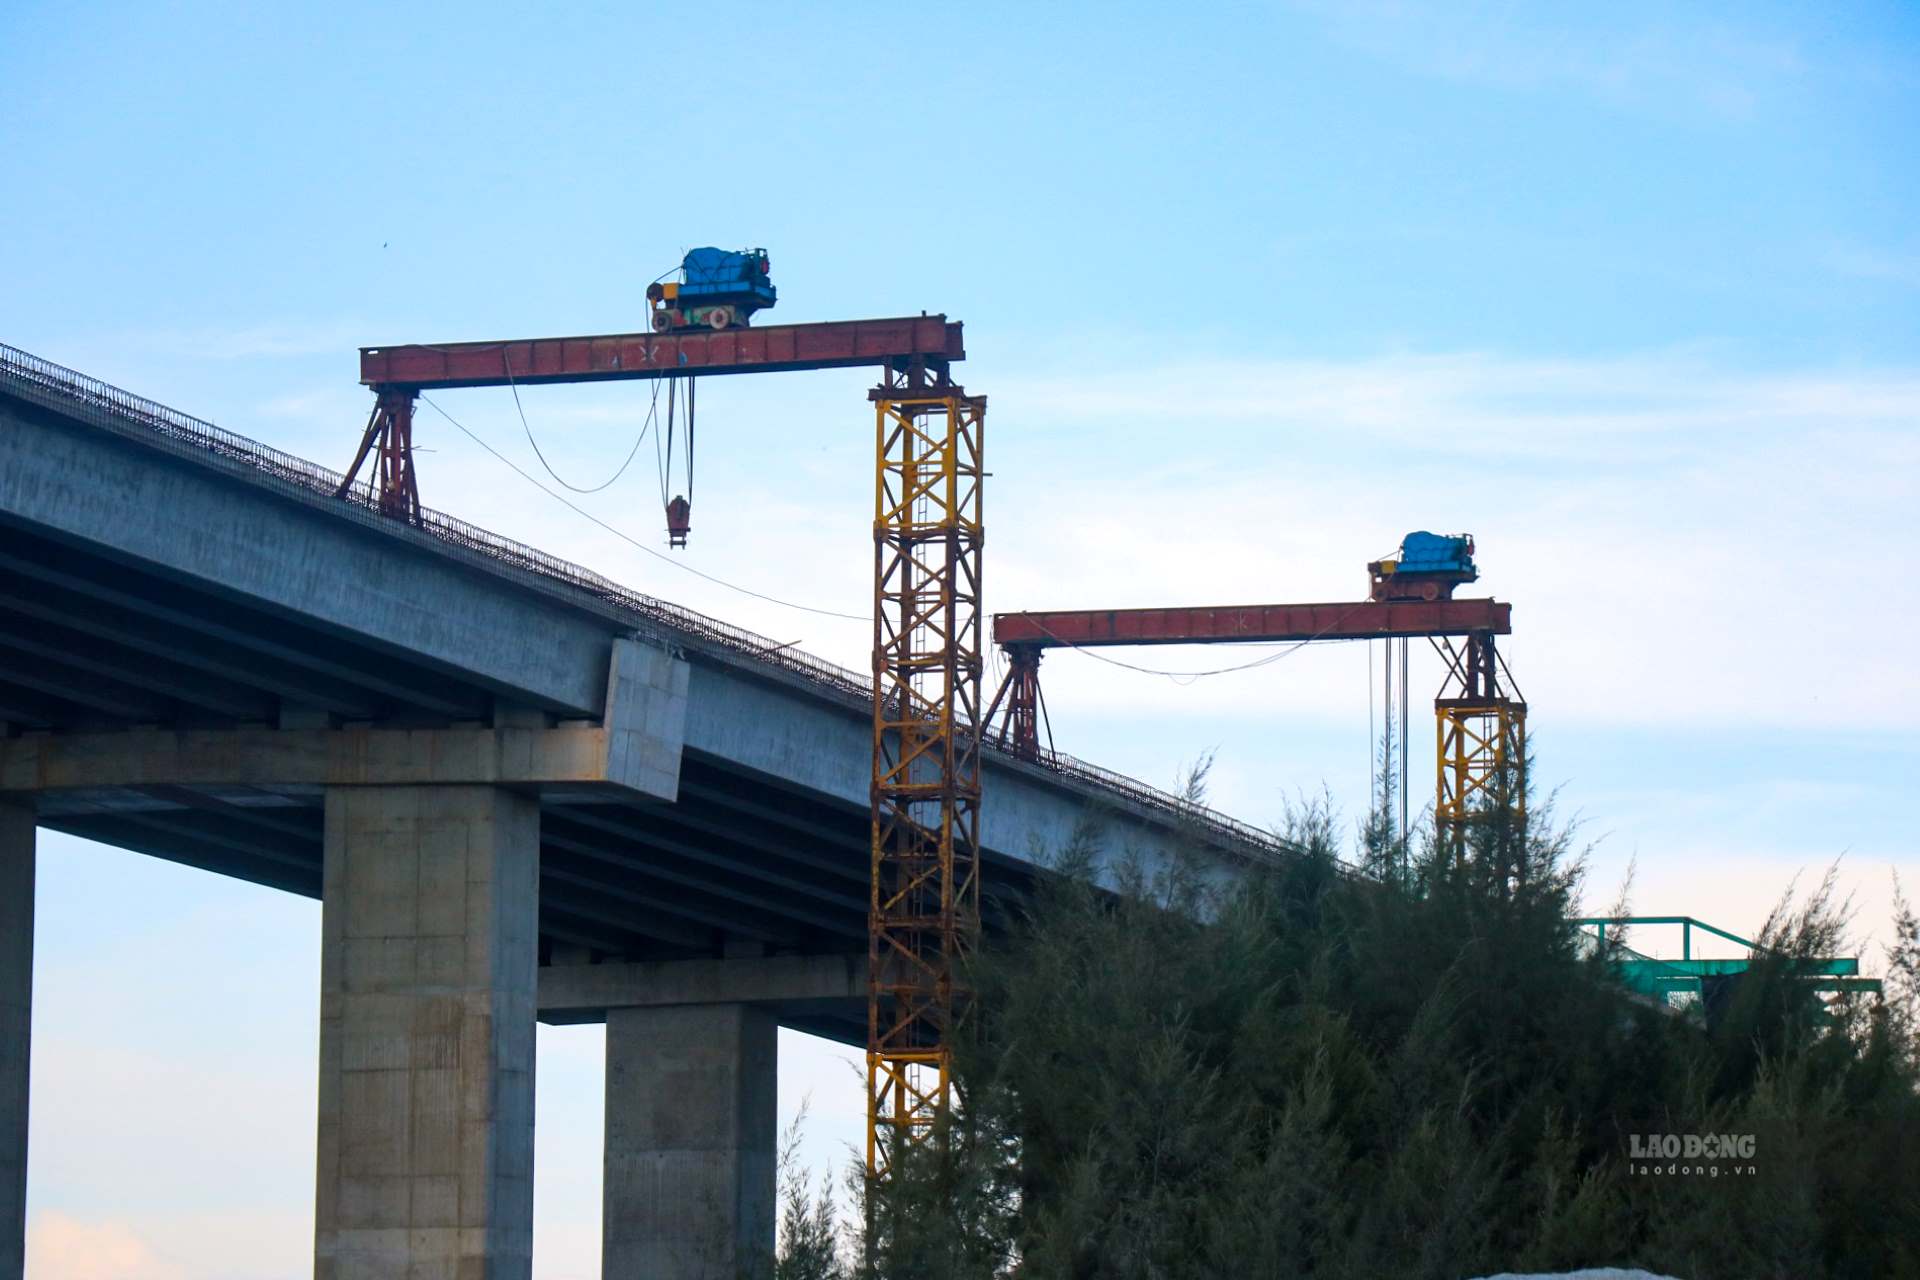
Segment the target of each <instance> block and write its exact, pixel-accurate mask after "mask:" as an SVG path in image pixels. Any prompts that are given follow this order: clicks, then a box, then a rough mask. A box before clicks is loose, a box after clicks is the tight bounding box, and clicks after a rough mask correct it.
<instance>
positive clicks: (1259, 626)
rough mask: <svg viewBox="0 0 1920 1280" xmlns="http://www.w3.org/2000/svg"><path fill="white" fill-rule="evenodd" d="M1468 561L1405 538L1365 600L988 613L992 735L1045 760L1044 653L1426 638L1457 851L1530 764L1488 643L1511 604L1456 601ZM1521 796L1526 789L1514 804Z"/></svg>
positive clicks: (1502, 669) (1514, 701) (1419, 537)
mask: <svg viewBox="0 0 1920 1280" xmlns="http://www.w3.org/2000/svg"><path fill="white" fill-rule="evenodd" d="M1427 540H1431V541H1427ZM1439 544H1447V545H1445V546H1442V545H1439ZM1472 554H1473V543H1472V539H1470V538H1466V537H1464V536H1462V537H1459V538H1451V539H1443V538H1435V536H1434V535H1432V534H1409V535H1408V536H1407V538H1406V540H1405V541H1403V543H1402V545H1401V554H1400V556H1399V557H1397V558H1395V559H1388V560H1379V561H1375V562H1373V563H1372V564H1370V565H1368V566H1367V567H1368V570H1369V572H1370V574H1371V583H1370V589H1369V592H1368V596H1367V598H1366V599H1365V600H1359V601H1351V602H1347V603H1340V604H1269V605H1231V606H1225V607H1210V608H1172V609H1076V610H1068V611H1061V612H1049V613H999V614H995V615H994V618H993V638H994V641H995V643H997V644H999V645H1000V647H1001V648H1002V650H1003V651H1004V652H1005V653H1006V656H1007V675H1006V678H1005V679H1004V680H1003V681H1002V682H1001V685H1000V688H999V690H998V691H997V692H996V693H995V694H994V698H993V702H992V704H991V705H990V706H989V707H988V710H987V717H988V724H989V730H988V732H989V736H990V737H991V738H992V739H994V740H996V741H997V742H998V743H999V744H1000V745H1002V746H1004V747H1005V748H1007V749H1008V750H1010V751H1011V752H1012V753H1013V754H1014V755H1015V756H1018V757H1019V758H1021V759H1024V760H1032V761H1040V760H1043V759H1044V758H1045V756H1044V753H1043V752H1042V750H1041V747H1040V722H1041V717H1042V715H1043V714H1044V712H1043V703H1042V701H1041V695H1040V659H1041V657H1042V655H1043V654H1045V652H1046V651H1047V650H1048V649H1062V648H1069V649H1092V648H1110V647H1115V646H1126V645H1168V644H1249V643H1275V644H1308V643H1313V642H1315V641H1327V640H1378V639H1407V638H1420V637H1424V638H1426V639H1427V640H1429V641H1430V642H1431V643H1432V644H1433V646H1434V648H1435V649H1436V650H1437V651H1438V652H1439V653H1440V654H1441V656H1442V658H1443V659H1444V660H1445V661H1446V663H1447V675H1446V678H1445V683H1444V685H1443V687H1442V688H1441V691H1440V696H1439V697H1438V698H1436V699H1435V701H1434V715H1435V721H1436V729H1435V739H1436V747H1437V753H1438V754H1437V762H1436V766H1435V772H1436V779H1435V788H1434V826H1435V832H1436V835H1437V837H1438V838H1439V839H1440V840H1441V841H1442V842H1443V844H1445V845H1446V846H1448V847H1450V848H1452V849H1454V850H1455V851H1457V850H1458V849H1459V848H1460V847H1461V844H1462V841H1463V839H1464V831H1465V827H1466V823H1467V821H1468V819H1469V817H1470V816H1471V814H1472V813H1473V812H1474V811H1475V810H1476V808H1478V807H1480V806H1482V805H1483V804H1484V803H1485V802H1486V801H1487V800H1488V799H1489V798H1490V793H1491V792H1492V790H1493V789H1494V788H1496V787H1497V786H1499V785H1500V782H1499V780H1500V779H1502V778H1503V777H1505V776H1506V772H1507V770H1508V768H1509V766H1511V767H1512V768H1515V769H1520V768H1524V767H1525V764H1526V724H1527V704H1526V703H1525V701H1523V700H1522V699H1521V698H1520V697H1519V696H1518V695H1517V692H1516V691H1514V687H1513V680H1512V675H1511V673H1510V672H1508V670H1507V667H1506V663H1505V660H1504V659H1503V658H1502V657H1501V656H1500V654H1499V651H1498V649H1497V647H1496V641H1495V637H1496V636H1503V635H1509V634H1511V633H1512V630H1513V627H1512V613H1513V607H1512V606H1511V605H1508V604H1504V603H1501V602H1500V601H1497V600H1484V599H1470V600H1455V599H1453V598H1452V596H1453V591H1454V588H1455V587H1456V586H1458V585H1459V584H1461V583H1463V582H1471V581H1473V580H1474V578H1475V577H1476V576H1477V574H1476V572H1475V570H1474V567H1473V562H1472ZM1524 795H1525V788H1524V787H1522V788H1520V789H1519V794H1518V795H1517V796H1515V797H1513V798H1512V800H1513V802H1514V803H1521V802H1523V800H1522V798H1523V797H1524Z"/></svg>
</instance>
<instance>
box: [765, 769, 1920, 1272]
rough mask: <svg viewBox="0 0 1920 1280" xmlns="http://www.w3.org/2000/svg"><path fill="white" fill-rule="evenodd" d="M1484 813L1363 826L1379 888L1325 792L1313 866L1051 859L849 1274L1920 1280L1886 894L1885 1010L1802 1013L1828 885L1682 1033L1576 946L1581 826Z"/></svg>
mask: <svg viewBox="0 0 1920 1280" xmlns="http://www.w3.org/2000/svg"><path fill="white" fill-rule="evenodd" d="M1197 786H1198V781H1197V780H1196V788H1195V790H1196V791H1197ZM1506 795H1507V797H1508V799H1507V800H1506V801H1505V802H1503V803H1499V804H1496V805H1495V806H1492V807H1491V809H1490V811H1488V812H1484V813H1482V814H1480V815H1479V816H1478V817H1477V818H1476V819H1475V820H1474V821H1473V822H1472V823H1471V824H1469V826H1468V829H1467V830H1466V831H1465V832H1464V833H1462V834H1461V836H1460V838H1459V839H1457V840H1456V841H1454V842H1453V843H1451V844H1449V843H1446V842H1444V841H1437V840H1435V839H1434V838H1433V837H1432V836H1431V835H1429V837H1428V838H1427V840H1426V842H1425V844H1424V846H1423V847H1422V848H1421V849H1419V850H1418V851H1416V852H1413V853H1412V855H1411V856H1410V857H1403V856H1402V855H1401V850H1399V849H1398V848H1396V847H1393V845H1392V844H1389V843H1386V842H1381V841H1376V842H1375V845H1372V846H1370V845H1369V843H1368V838H1367V836H1368V833H1367V829H1366V828H1365V827H1363V828H1362V832H1361V837H1362V839H1361V855H1360V856H1361V858H1362V859H1363V860H1367V861H1370V862H1371V863H1373V869H1375V870H1377V871H1381V872H1386V873H1387V874H1384V875H1381V876H1377V877H1368V876H1363V875H1358V874H1355V873H1354V871H1353V870H1352V869H1351V868H1349V867H1348V866H1346V865H1345V864H1344V863H1342V862H1341V861H1340V859H1339V857H1338V850H1337V849H1336V840H1335V837H1334V832H1335V830H1336V828H1337V826H1338V824H1337V823H1336V822H1335V820H1334V817H1333V814H1332V813H1331V810H1330V808H1329V806H1327V805H1326V804H1325V803H1324V802H1320V803H1313V804H1306V805H1303V806H1301V807H1300V808H1299V809H1298V810H1297V811H1296V812H1295V813H1293V814H1292V815H1291V817H1290V819H1289V822H1288V824H1287V828H1288V829H1287V831H1286V834H1287V835H1289V836H1290V837H1291V838H1292V839H1293V840H1294V841H1295V843H1296V844H1297V845H1298V846H1299V848H1300V850H1301V853H1300V856H1299V857H1297V858H1295V859H1292V860H1289V861H1288V862H1287V863H1286V864H1285V865H1281V866H1275V867H1272V868H1265V869H1261V870H1258V871H1255V872H1253V873H1251V874H1248V875H1246V876H1243V877H1239V878H1237V879H1235V880H1233V881H1232V882H1230V883H1228V882H1223V881H1221V880H1220V879H1218V878H1216V877H1210V876H1209V875H1208V874H1207V873H1206V871H1205V870H1204V868H1203V865H1202V864H1201V863H1199V862H1197V861H1196V862H1195V863H1193V864H1191V865H1174V866H1169V867H1158V868H1152V869H1149V868H1148V867H1146V866H1143V865H1140V864H1137V863H1132V862H1128V861H1125V860H1120V861H1117V862H1115V861H1103V860H1102V859H1100V858H1099V857H1097V856H1096V853H1095V851H1094V850H1093V848H1092V847H1091V846H1090V845H1080V846H1076V847H1075V848H1072V849H1068V850H1065V851H1063V852H1062V854H1061V855H1060V858H1059V860H1058V866H1057V868H1056V873H1055V874H1053V875H1051V876H1050V877H1048V878H1047V879H1046V882H1045V883H1044V884H1043V885H1042V887H1041V888H1040V890H1039V891H1038V892H1037V893H1036V894H1035V895H1034V897H1033V898H1032V899H1031V900H1030V901H1029V902H1027V903H1026V905H1025V908H1024V914H1023V917H1022V919H1021V922H1020V925H1019V927H1018V928H1017V929H1016V930H1015V933H1014V936H1013V937H1012V938H1011V939H1009V940H1006V941H1005V942H1004V943H1003V944H1002V945H1000V946H999V947H998V948H997V949H996V950H995V951H994V952H993V953H991V954H988V955H985V956H982V957H980V958H979V959H978V961H977V963H976V965H975V968H974V971H973V973H972V975H971V977H972V980H973V983H974V985H975V987H976V989H977V991H978V1000H977V1001H976V1003H975V1006H974V1007H975V1009H976V1011H977V1012H976V1016H975V1018H974V1024H973V1027H972V1034H971V1035H970V1036H969V1037H968V1038H967V1039H966V1040H964V1041H963V1043H962V1045H961V1049H960V1062H959V1080H960V1086H961V1097H962V1104H961V1107H960V1109H959V1113H958V1115H957V1116H956V1118H955V1122H954V1123H955V1130H954V1132H953V1134H952V1135H951V1136H952V1142H951V1143H950V1151H949V1154H948V1155H947V1156H946V1157H944V1158H943V1157H937V1156H932V1155H928V1156H924V1157H921V1158H919V1159H917V1160H916V1159H908V1160H907V1161H906V1162H905V1163H903V1164H900V1165H898V1166H897V1168H898V1170H899V1176H897V1177H895V1178H893V1179H892V1180H890V1183H889V1185H888V1186H886V1187H885V1188H883V1189H880V1190H879V1191H877V1192H876V1194H875V1199H874V1202H873V1203H872V1204H868V1205H864V1206H863V1209H864V1214H863V1219H864V1221H866V1222H867V1223H869V1224H871V1230H870V1231H869V1232H868V1233H867V1234H866V1236H865V1238H864V1240H863V1241H862V1242H859V1243H857V1244H856V1246H855V1249H854V1250H853V1251H852V1252H853V1256H855V1257H858V1258H860V1259H861V1260H862V1261H861V1263H860V1265H858V1266H854V1267H851V1268H849V1270H848V1272H847V1274H855V1273H857V1274H860V1275H862V1276H874V1277H889V1278H895V1280H904V1278H907V1277H913V1278H915V1280H918V1278H919V1277H937V1278H938V1280H993V1278H996V1277H1002V1276H1021V1277H1036V1278H1039V1277H1047V1278H1051V1277H1062V1278H1067V1277H1072V1278H1074V1280H1095V1278H1099V1280H1106V1278H1108V1277H1111V1278H1113V1280H1133V1278H1135V1277H1138V1278H1139V1280H1148V1278H1152V1280H1178V1278H1181V1277H1189V1276H1191V1277H1203V1276H1204V1277H1213V1276H1221V1275H1246V1276H1293V1275H1311V1276H1315V1277H1330V1278H1339V1277H1381V1276H1394V1277H1434V1278H1435V1280H1455V1278H1457V1277H1460V1276H1466V1275H1477V1274H1490V1273H1493V1272H1499V1271H1503V1270H1513V1269H1528V1268H1533V1269H1559V1268H1568V1267H1575V1266H1595V1265H1620V1266H1644V1267H1648V1268H1650V1269H1652V1270H1656V1271H1664V1272H1668V1273H1672V1274H1677V1275H1685V1276H1688V1277H1694V1278H1697V1280H1714V1278H1715V1277H1722V1276H1724V1277H1740V1278H1741V1280H1748V1278H1750V1277H1770V1276H1780V1277H1788V1276H1791V1277H1819V1276H1835V1277H1853V1276H1861V1277H1865V1276H1902V1275H1920V1253H1917V1252H1916V1250H1917V1249H1920V1245H1916V1242H1917V1241H1920V1201H1916V1198H1915V1196H1916V1189H1917V1188H1920V1141H1916V1139H1920V1100H1917V1097H1916V1079H1917V1078H1920V1072H1917V1067H1920V1054H1917V1053H1916V1041H1915V1027H1916V1022H1917V1021H1920V1019H1917V1018H1916V1007H1917V1004H1916V1002H1920V926H1916V923H1915V920H1914V918H1913V915H1912V912H1911V911H1910V910H1909V909H1907V908H1906V906H1905V904H1904V902H1903V903H1902V904H1901V907H1900V910H1901V917H1900V919H1899V920H1897V921H1896V940H1895V943H1894V946H1893V948H1892V949H1891V951H1890V954H1889V967H1890V970H1891V976H1890V978H1889V983H1888V988H1889V989H1888V995H1887V998H1886V999H1885V1000H1884V1001H1880V1002H1875V1003H1872V1004H1868V1003H1865V1002H1864V997H1862V998H1856V1001H1855V1003H1853V1004H1842V1005H1840V1006H1838V1007H1836V1008H1835V1009H1832V1010H1827V1009H1823V1008H1822V1007H1821V1006H1820V1005H1819V1004H1818V1003H1817V1002H1815V1001H1814V1000H1812V999H1811V998H1810V997H1809V996H1808V994H1807V991H1806V987H1805V984H1804V983H1803V982H1802V981H1801V980H1800V979H1799V977H1798V966H1800V965H1801V964H1803V963H1804V962H1805V961H1806V960H1808V959H1811V958H1814V957H1817V956H1825V955H1833V954H1837V953H1839V952H1840V950H1841V949H1842V947H1843V944H1844V939H1843V934H1844V929H1845V925H1846V916H1847V911H1846V904H1844V903H1836V902H1835V901H1834V900H1833V891H1832V878H1831V876H1829V877H1828V879H1827V880H1826V881H1825V882H1823V884H1822V885H1821V886H1820V887H1819V888H1817V889H1816V890H1815V891H1814V892H1813V893H1812V894H1810V895H1808V896H1807V897H1806V898H1805V899H1804V900H1803V901H1800V902H1798V903H1797V904H1796V903H1795V902H1794V901H1793V900H1791V899H1787V900H1783V902H1782V905H1781V907H1780V908H1779V909H1778V910H1776V912H1775V913H1774V916H1773V917H1772V918H1771V919H1770V920H1769V921H1768V923H1767V925H1766V927H1765V928H1764V929H1763V930H1762V931H1761V934H1760V937H1759V939H1758V940H1759V941H1760V942H1761V943H1762V944H1764V946H1765V947H1766V948H1767V949H1768V952H1769V953H1770V954H1771V956H1772V957H1773V958H1769V959H1765V960H1763V961H1762V962H1761V963H1759V964H1756V965H1755V966H1754V969H1753V972H1752V973H1751V975H1750V976H1749V977H1747V978H1745V979H1742V980H1741V981H1740V982H1739V983H1738V984H1736V985H1735V987H1734V988H1733V989H1732V990H1731V991H1730V992H1728V993H1727V995H1726V998H1725V999H1724V1000H1722V1001H1719V1002H1718V1003H1717V1004H1716V1007H1715V1009H1714V1012H1713V1016H1712V1017H1711V1018H1710V1019H1709V1018H1703V1017H1701V1016H1699V1015H1697V1014H1696V1015H1691V1016H1679V1015H1676V1014H1674V1013H1670V1012H1667V1011H1663V1010H1660V1009H1656V1008H1655V1007H1653V1006H1652V1005H1650V1004H1649V1003H1647V1002H1645V1001H1642V1000H1638V999H1636V998H1633V997H1630V996H1629V995H1628V994H1627V993H1626V992H1625V991H1624V990H1623V989H1622V988H1620V987H1618V986H1616V985H1615V984H1614V983H1613V982H1612V981H1611V979H1610V977H1609V975H1608V970H1607V967H1606V961H1607V957H1606V956H1605V955H1604V954H1599V953H1593V952H1591V950H1590V949H1588V950H1583V949H1582V946H1581V944H1580V943H1579V940H1578V937H1577V935H1576V933H1575V931H1574V930H1573V929H1571V928H1570V927H1569V926H1568V925H1567V923H1566V921H1567V919H1568V917H1569V916H1570V915H1571V914H1574V913H1573V911H1572V907H1573V903H1574V899H1575V896H1576V893H1577V890H1578V887H1579V883H1580V875H1581V869H1582V858H1581V854H1580V852H1579V851H1578V850H1577V849H1576V848H1575V847H1574V844H1573V837H1572V834H1571V831H1570V829H1569V828H1568V827H1566V826H1564V825H1562V824H1558V823H1556V821H1555V820H1554V818H1553V814H1552V805H1551V804H1550V803H1543V804H1541V805H1539V806H1537V807H1536V808H1534V809H1533V810H1532V811H1531V812H1528V811H1527V808H1526V806H1524V805H1522V804H1521V803H1519V800H1520V788H1519V785H1518V780H1517V779H1516V780H1514V783H1513V785H1512V786H1511V787H1510V789H1509V790H1508V791H1507V792H1506ZM1375 834H1376V835H1377V834H1378V833H1375ZM1623 905H1624V904H1623ZM1623 913H1624V912H1623ZM1688 1133H1701V1134H1721V1133H1728V1134H1742V1133H1751V1134H1754V1135H1755V1136H1756V1148H1755V1153H1754V1155H1753V1157H1752V1158H1751V1160H1743V1161H1738V1162H1734V1163H1737V1164H1738V1165H1739V1166H1740V1168H1741V1170H1742V1172H1741V1173H1740V1174H1739V1175H1738V1176H1735V1175H1734V1174H1733V1173H1732V1172H1731V1171H1729V1172H1727V1173H1726V1174H1725V1176H1717V1177H1712V1178H1705V1177H1700V1178H1692V1177H1689V1178H1680V1177H1672V1178H1669V1177H1664V1176H1662V1177H1655V1176H1650V1175H1648V1174H1647V1173H1644V1172H1641V1173H1636V1172H1634V1168H1633V1166H1634V1165H1635V1164H1636V1163H1638V1164H1639V1165H1640V1166H1641V1167H1642V1168H1643V1169H1644V1168H1645V1167H1646V1165H1647V1163H1648V1162H1646V1161H1644V1160H1642V1161H1638V1162H1636V1161H1634V1160H1633V1159H1632V1158H1631V1156H1630V1141H1631V1138H1632V1136H1633V1135H1635V1134H1688ZM856 1187H857V1188H858V1189H861V1190H864V1188H863V1187H858V1183H857V1181H856ZM802 1216H804V1215H802ZM788 1238H789V1239H790V1240H791V1239H793V1238H795V1237H794V1235H793V1233H792V1230H791V1229H789V1235H788ZM783 1274H791V1275H793V1276H795V1277H800V1276H807V1277H816V1276H824V1275H826V1274H828V1273H826V1272H822V1271H819V1270H811V1271H801V1270H796V1271H793V1272H790V1273H783Z"/></svg>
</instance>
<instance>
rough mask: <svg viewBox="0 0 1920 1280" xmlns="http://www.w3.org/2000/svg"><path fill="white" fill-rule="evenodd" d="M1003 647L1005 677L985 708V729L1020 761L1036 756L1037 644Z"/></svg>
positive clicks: (1038, 686)
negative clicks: (999, 715)
mask: <svg viewBox="0 0 1920 1280" xmlns="http://www.w3.org/2000/svg"><path fill="white" fill-rule="evenodd" d="M1006 650H1007V678H1006V679H1005V680H1004V681H1002V682H1001V685H1000V690H999V692H997V693H995V694H994V695H993V705H992V706H990V707H988V708H987V716H986V721H985V723H986V725H987V732H988V733H989V734H990V735H991V736H992V738H993V740H994V741H995V742H997V743H998V744H999V745H1000V746H1002V747H1005V748H1006V749H1007V750H1009V751H1011V752H1013V754H1014V755H1015V756H1016V757H1017V758H1019V759H1021V760H1038V759H1039V758H1040V655H1041V652H1042V650H1041V648H1040V646H1039V645H1037V644H1010V645H1008V646H1007V647H1006ZM1003 703H1004V704H1005V706H1006V708H1007V711H1006V715H1005V716H1004V717H1002V718H1001V720H1000V727H999V729H998V730H995V729H994V727H993V725H994V716H995V715H996V714H997V713H998V712H999V710H1000V707H1001V705H1002V704H1003Z"/></svg>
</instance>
